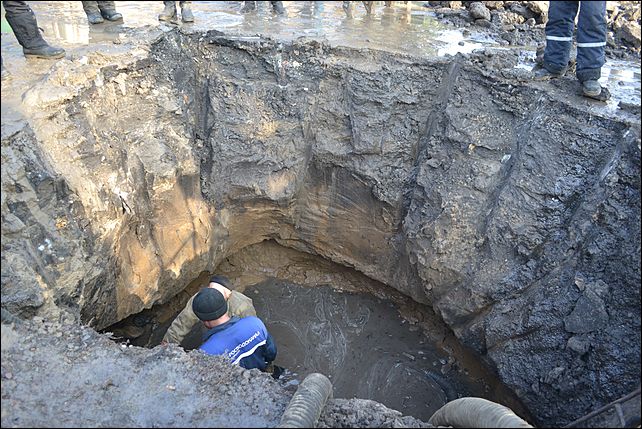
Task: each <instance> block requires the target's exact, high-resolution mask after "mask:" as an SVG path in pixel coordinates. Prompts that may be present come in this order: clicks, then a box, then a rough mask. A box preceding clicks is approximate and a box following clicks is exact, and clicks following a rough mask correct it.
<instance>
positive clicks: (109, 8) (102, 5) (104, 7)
mask: <svg viewBox="0 0 642 429" xmlns="http://www.w3.org/2000/svg"><path fill="white" fill-rule="evenodd" d="M96 3H98V8H99V9H100V14H101V15H102V17H103V18H105V19H106V20H109V21H120V20H121V19H123V15H122V14H120V13H118V12H116V5H115V4H114V2H113V1H98V2H96Z"/></svg>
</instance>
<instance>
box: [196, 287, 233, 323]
mask: <svg viewBox="0 0 642 429" xmlns="http://www.w3.org/2000/svg"><path fill="white" fill-rule="evenodd" d="M192 310H194V313H195V314H196V317H198V318H199V319H201V320H216V319H218V318H219V317H221V316H222V315H224V314H225V313H227V301H225V298H224V297H223V294H222V293H221V292H219V291H217V290H216V289H212V288H205V289H201V291H200V292H199V293H197V294H196V296H195V297H194V301H192Z"/></svg>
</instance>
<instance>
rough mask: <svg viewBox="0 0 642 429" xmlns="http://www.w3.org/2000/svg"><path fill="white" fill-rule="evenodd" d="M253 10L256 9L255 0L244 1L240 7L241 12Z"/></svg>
mask: <svg viewBox="0 0 642 429" xmlns="http://www.w3.org/2000/svg"><path fill="white" fill-rule="evenodd" d="M253 10H256V2H255V1H246V2H245V4H243V7H242V8H241V13H248V12H252V11H253Z"/></svg>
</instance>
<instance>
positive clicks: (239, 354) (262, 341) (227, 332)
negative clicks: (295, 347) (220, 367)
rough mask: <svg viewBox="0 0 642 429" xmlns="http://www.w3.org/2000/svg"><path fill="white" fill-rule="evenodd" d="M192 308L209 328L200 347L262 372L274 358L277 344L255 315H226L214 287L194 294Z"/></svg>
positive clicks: (222, 303) (219, 293)
mask: <svg viewBox="0 0 642 429" xmlns="http://www.w3.org/2000/svg"><path fill="white" fill-rule="evenodd" d="M192 310H194V313H195V314H196V316H197V317H198V318H199V319H200V320H201V321H202V322H203V324H204V325H205V327H206V328H207V329H208V330H207V332H206V333H205V334H204V335H203V345H201V347H200V350H203V351H204V352H205V353H208V354H211V355H224V356H227V357H229V358H230V360H231V361H232V363H233V364H239V365H241V366H242V367H243V368H245V369H252V368H258V369H260V370H261V371H265V369H266V368H267V366H268V365H269V364H270V363H271V362H272V361H273V360H274V359H275V358H276V344H274V341H273V340H272V336H271V335H270V334H269V333H268V331H267V328H266V327H265V325H264V324H263V322H262V321H261V319H259V318H258V317H254V316H250V317H243V318H239V317H236V316H233V317H230V316H229V315H228V314H227V301H226V300H225V298H224V297H223V294H222V293H221V292H219V291H218V290H216V289H212V288H205V289H202V290H201V291H200V292H199V293H198V294H196V296H195V297H194V301H193V302H192Z"/></svg>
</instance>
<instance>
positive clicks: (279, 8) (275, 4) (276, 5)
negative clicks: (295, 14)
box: [270, 1, 285, 14]
mask: <svg viewBox="0 0 642 429" xmlns="http://www.w3.org/2000/svg"><path fill="white" fill-rule="evenodd" d="M270 4H271V5H272V9H273V10H274V12H276V13H278V14H282V13H284V12H285V8H284V7H283V2H282V1H271V2H270Z"/></svg>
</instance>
